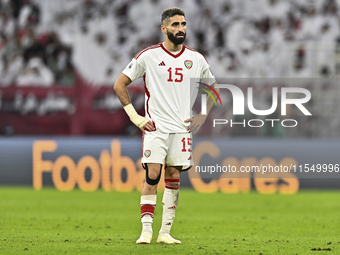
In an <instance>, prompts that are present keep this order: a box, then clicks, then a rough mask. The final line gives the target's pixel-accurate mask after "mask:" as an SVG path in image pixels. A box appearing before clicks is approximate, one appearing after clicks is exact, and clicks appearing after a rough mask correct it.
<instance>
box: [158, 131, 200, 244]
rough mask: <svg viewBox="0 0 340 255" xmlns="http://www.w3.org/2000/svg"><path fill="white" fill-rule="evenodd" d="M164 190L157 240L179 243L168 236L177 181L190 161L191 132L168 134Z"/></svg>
mask: <svg viewBox="0 0 340 255" xmlns="http://www.w3.org/2000/svg"><path fill="white" fill-rule="evenodd" d="M165 164H166V165H167V166H168V167H166V169H165V175H164V179H165V190H164V195H163V218H162V228H161V230H160V232H159V236H158V239H157V242H159V243H181V242H180V241H179V240H176V239H174V238H172V237H171V236H170V230H171V227H172V224H173V221H174V218H175V213H176V209H177V204H178V198H179V181H180V174H181V171H184V170H188V169H189V168H190V166H191V165H193V162H192V156H191V133H182V134H170V136H169V149H168V154H167V157H166V159H165Z"/></svg>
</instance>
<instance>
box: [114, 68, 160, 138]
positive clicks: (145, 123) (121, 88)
mask: <svg viewBox="0 0 340 255" xmlns="http://www.w3.org/2000/svg"><path fill="white" fill-rule="evenodd" d="M131 82H132V81H131V79H130V78H129V77H128V76H126V75H125V74H123V73H122V74H121V75H120V76H119V77H118V79H117V81H116V83H115V85H114V87H113V88H114V90H115V92H116V95H117V96H118V98H119V100H120V102H121V103H122V105H123V108H124V110H125V112H126V114H127V115H128V116H129V117H130V120H131V121H132V123H133V124H135V125H136V126H137V127H139V128H140V129H141V130H142V132H143V133H144V131H145V130H147V131H154V130H155V128H154V126H153V124H152V122H151V121H149V120H148V119H147V118H145V117H143V116H140V115H139V114H138V113H137V112H136V110H135V108H134V107H133V105H132V103H131V99H130V96H129V92H128V91H127V88H126V87H127V86H128V85H129V84H130V83H131Z"/></svg>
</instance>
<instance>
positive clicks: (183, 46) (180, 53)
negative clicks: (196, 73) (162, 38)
mask: <svg viewBox="0 0 340 255" xmlns="http://www.w3.org/2000/svg"><path fill="white" fill-rule="evenodd" d="M161 48H162V49H163V50H164V51H165V52H166V53H168V54H169V55H170V56H171V57H173V58H178V57H179V56H180V55H182V53H183V52H184V49H185V45H184V44H182V49H181V51H180V52H178V53H177V54H176V55H175V54H172V53H171V52H170V51H168V49H167V48H165V46H164V45H163V43H161Z"/></svg>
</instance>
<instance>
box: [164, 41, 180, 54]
mask: <svg viewBox="0 0 340 255" xmlns="http://www.w3.org/2000/svg"><path fill="white" fill-rule="evenodd" d="M164 46H165V48H166V49H167V50H168V51H179V50H181V49H182V44H174V43H172V42H171V41H170V40H166V41H165V42H164Z"/></svg>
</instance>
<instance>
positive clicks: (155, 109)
mask: <svg viewBox="0 0 340 255" xmlns="http://www.w3.org/2000/svg"><path fill="white" fill-rule="evenodd" d="M161 22H162V24H161V30H162V32H163V33H164V34H165V42H163V43H159V44H157V45H154V46H150V47H148V48H146V49H144V50H142V51H140V52H139V53H138V54H137V55H136V56H135V57H134V58H133V59H132V61H131V62H130V63H129V64H128V65H127V67H126V68H125V69H124V71H123V73H122V74H121V75H120V77H119V78H118V79H117V81H116V83H115V85H114V90H115V92H116V94H117V96H118V97H119V99H120V101H121V103H122V105H123V107H124V109H125V111H126V113H127V114H128V115H129V117H130V120H131V121H132V122H133V123H134V124H135V125H136V126H138V127H139V128H140V129H141V130H142V132H143V157H142V164H143V167H144V169H145V170H146V177H145V179H146V180H145V182H144V186H143V189H142V194H141V201H140V205H141V221H142V226H143V229H142V233H141V236H140V238H139V239H138V240H137V241H136V243H138V244H149V243H150V242H151V240H152V232H153V231H152V223H153V216H154V210H155V206H156V200H157V184H158V182H159V180H160V178H161V170H162V164H163V163H164V162H165V173H164V181H165V190H164V195H163V200H162V202H163V217H162V227H161V230H160V231H159V235H158V238H157V243H168V244H180V243H181V241H179V240H176V239H174V238H173V237H171V236H170V229H171V226H172V224H173V221H174V218H175V212H176V208H177V204H178V197H179V186H180V174H181V171H185V170H188V169H189V168H190V167H191V166H192V165H193V161H192V156H191V143H192V138H191V132H192V131H194V130H196V132H197V131H198V130H199V129H200V127H201V126H202V124H203V123H204V121H205V119H206V117H207V115H203V114H198V115H195V116H194V117H192V118H190V114H191V107H192V105H191V103H190V102H192V100H194V99H195V98H196V96H197V90H198V89H192V88H190V86H191V84H190V79H193V78H198V79H199V80H203V79H205V80H210V81H211V83H210V84H208V85H212V86H214V84H215V77H214V76H213V74H212V73H211V71H210V68H209V65H208V63H207V61H206V60H205V58H204V57H203V55H201V54H200V53H198V52H197V51H195V50H193V49H191V48H189V47H187V46H185V45H184V44H183V42H184V40H185V36H186V29H187V27H186V19H185V13H184V11H183V10H182V9H180V8H170V9H166V10H165V11H164V12H163V13H162V17H161ZM140 77H143V79H144V88H145V94H146V98H145V115H146V116H145V117H142V116H140V115H139V114H138V113H137V112H136V111H135V109H134V107H133V106H132V104H131V100H130V97H129V94H128V91H127V89H126V87H127V86H128V85H129V84H130V83H131V82H132V81H134V80H136V79H138V78H140ZM195 87H198V84H195V85H194V88H195ZM195 91H196V93H195ZM213 106H214V102H213V100H212V99H211V98H210V97H209V98H208V100H207V114H208V113H209V112H210V110H211V108H212V107H213Z"/></svg>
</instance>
